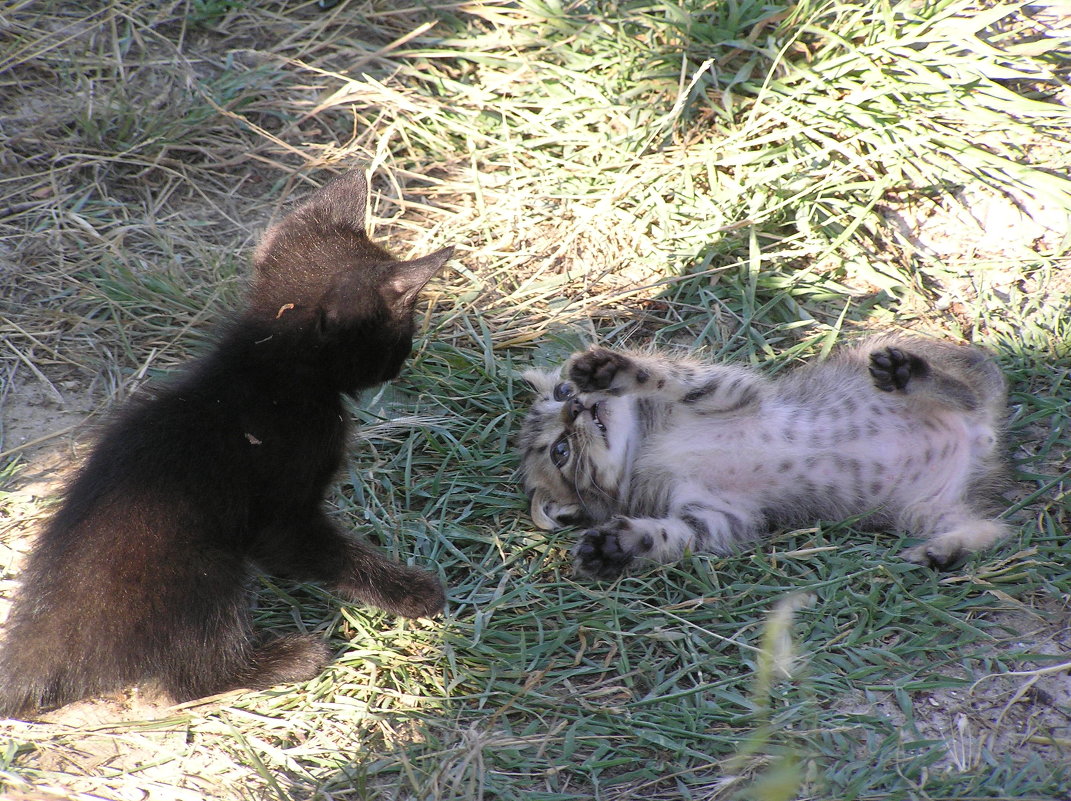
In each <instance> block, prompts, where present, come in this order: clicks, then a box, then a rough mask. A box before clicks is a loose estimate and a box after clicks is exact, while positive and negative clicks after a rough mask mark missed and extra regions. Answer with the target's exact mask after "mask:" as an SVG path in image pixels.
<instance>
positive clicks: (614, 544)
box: [573, 521, 633, 579]
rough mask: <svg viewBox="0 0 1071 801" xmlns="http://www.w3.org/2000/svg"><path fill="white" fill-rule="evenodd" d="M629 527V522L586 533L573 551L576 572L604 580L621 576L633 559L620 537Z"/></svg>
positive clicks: (617, 523) (612, 524) (589, 530)
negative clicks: (620, 533)
mask: <svg viewBox="0 0 1071 801" xmlns="http://www.w3.org/2000/svg"><path fill="white" fill-rule="evenodd" d="M627 525H628V524H627V521H620V522H615V523H611V524H608V525H604V526H602V527H600V528H593V529H588V530H587V531H585V532H584V534H583V536H582V537H581V538H580V542H579V543H577V545H576V548H575V549H574V550H573V554H574V556H575V557H576V559H575V562H574V567H575V570H576V572H577V573H578V574H580V575H584V576H592V577H594V578H604V579H612V578H616V577H617V576H619V575H621V574H622V573H623V572H624V571H625V568H627V567H628V565H629V563H630V562H632V559H633V555H632V554H631V553H629V552H628V551H627V550H626V549H625V548H624V547H623V546H622V543H621V537H620V536H619V532H620V531H622V530H623V529H624V528H625V527H627Z"/></svg>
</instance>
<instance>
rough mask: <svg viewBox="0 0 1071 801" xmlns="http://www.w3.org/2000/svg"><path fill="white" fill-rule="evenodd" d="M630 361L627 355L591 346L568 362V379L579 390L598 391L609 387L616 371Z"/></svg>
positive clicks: (625, 366)
mask: <svg viewBox="0 0 1071 801" xmlns="http://www.w3.org/2000/svg"><path fill="white" fill-rule="evenodd" d="M629 364H630V362H629V359H628V357H627V356H624V355H622V354H620V353H617V352H616V351H612V350H607V349H606V348H592V349H591V350H587V351H585V352H584V353H581V354H579V355H577V356H574V357H573V359H572V361H571V362H570V363H569V380H570V381H572V382H573V383H574V384H576V386H577V389H579V390H580V391H581V392H599V391H601V390H606V389H609V388H610V385H611V384H613V382H614V378H615V377H616V376H617V374H618V372H620V371H622V370H625V369H626V368H627V367H628V366H629Z"/></svg>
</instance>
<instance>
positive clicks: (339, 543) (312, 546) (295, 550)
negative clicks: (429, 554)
mask: <svg viewBox="0 0 1071 801" xmlns="http://www.w3.org/2000/svg"><path fill="white" fill-rule="evenodd" d="M253 558H254V560H255V561H256V562H257V563H258V564H259V565H260V566H261V567H262V568H263V569H264V570H266V571H267V572H269V573H271V574H273V575H277V576H282V577H284V578H290V579H294V580H296V581H321V582H323V583H324V584H326V585H327V586H328V587H329V588H330V589H331V590H332V591H333V592H336V593H338V594H339V595H341V596H342V597H343V598H346V599H347V600H351V601H361V602H363V603H367V604H371V605H372V606H376V607H379V608H380V609H383V610H386V611H387V612H390V613H391V614H395V615H401V616H402V617H410V618H417V617H432V616H434V615H436V614H438V613H439V612H441V611H442V609H443V606H444V604H445V603H446V594H445V593H444V591H443V586H442V584H441V583H440V581H439V580H438V579H437V578H436V577H435V576H433V575H432V574H431V573H429V572H428V571H426V570H421V569H420V568H417V567H410V566H408V565H403V564H399V563H398V562H395V561H394V560H392V559H390V558H388V557H387V556H384V555H383V554H382V553H381V552H380V551H379V550H378V549H377V548H375V547H374V546H372V545H369V544H367V543H365V542H361V541H359V540H355V539H351V538H350V537H347V536H345V535H343V534H342V533H341V532H339V530H338V529H337V528H336V527H335V526H334V524H332V523H331V521H330V520H328V519H327V518H326V517H325V516H324V515H323V514H322V513H321V512H319V511H317V512H315V513H313V514H312V515H310V516H309V517H308V518H307V519H304V520H300V521H299V522H295V523H290V524H287V525H283V524H279V525H276V526H273V527H272V528H271V529H270V530H267V531H264V532H262V535H261V537H260V539H259V542H258V547H257V549H256V552H255V553H254V554H253Z"/></svg>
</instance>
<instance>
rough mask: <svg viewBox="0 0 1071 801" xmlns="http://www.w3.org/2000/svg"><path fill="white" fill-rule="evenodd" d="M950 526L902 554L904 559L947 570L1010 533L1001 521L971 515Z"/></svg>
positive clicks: (951, 522) (966, 514) (964, 516)
mask: <svg viewBox="0 0 1071 801" xmlns="http://www.w3.org/2000/svg"><path fill="white" fill-rule="evenodd" d="M946 525H947V526H948V527H947V528H944V529H943V530H942V531H939V532H938V533H936V534H934V535H932V536H931V537H929V538H928V539H927V540H926V542H924V543H922V544H921V545H916V546H914V547H912V548H908V549H906V550H904V551H902V552H901V553H900V557H901V558H902V559H905V560H906V561H908V562H914V563H915V564H917V565H925V566H927V567H936V568H939V569H945V568H948V567H951V566H952V565H954V564H955V563H956V562H958V561H960V560H961V559H963V558H964V557H966V556H968V555H969V554H971V553H974V552H975V551H980V550H982V549H983V548H988V547H989V546H990V545H993V544H994V543H995V542H997V541H998V540H1001V539H1003V538H1004V537H1005V536H1006V535H1007V533H1008V528H1007V526H1006V525H1005V524H1004V523H1002V522H1001V521H999V520H986V519H983V518H980V517H975V516H973V515H971V514H970V513H969V512H965V514H964V515H963V516H962V517H961V518H959V519H958V520H954V521H949V522H948V523H947V524H946Z"/></svg>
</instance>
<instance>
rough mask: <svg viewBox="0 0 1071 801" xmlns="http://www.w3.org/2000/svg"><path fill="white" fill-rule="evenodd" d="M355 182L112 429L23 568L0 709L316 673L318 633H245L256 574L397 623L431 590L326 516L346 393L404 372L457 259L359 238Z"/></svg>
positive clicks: (306, 218)
mask: <svg viewBox="0 0 1071 801" xmlns="http://www.w3.org/2000/svg"><path fill="white" fill-rule="evenodd" d="M366 199H367V184H366V182H365V179H364V177H363V175H362V174H361V173H360V172H356V171H354V172H350V173H348V174H346V175H344V176H343V177H341V178H339V179H338V180H336V181H334V182H333V183H330V184H328V185H327V186H325V187H323V188H322V189H320V190H319V191H317V192H315V193H314V194H313V195H312V196H311V197H309V198H308V200H307V201H306V202H305V203H304V204H302V205H301V206H299V207H298V208H296V209H295V210H294V211H292V212H291V213H290V214H289V215H287V216H286V217H285V218H284V219H283V220H282V221H281V222H279V223H278V224H277V225H275V226H273V227H271V228H270V229H269V230H268V231H267V232H266V233H265V235H264V237H263V239H262V241H261V243H260V245H259V247H258V248H257V250H256V253H255V255H254V276H253V280H252V284H251V287H250V290H249V295H248V302H247V305H246V308H245V310H244V311H243V312H241V314H240V315H239V316H237V318H236V319H235V320H233V321H232V323H231V324H230V325H229V326H228V328H227V329H226V331H225V332H224V333H223V335H222V337H221V339H220V341H219V342H218V344H217V345H216V346H215V348H214V349H213V350H212V351H211V352H210V353H209V354H208V355H207V356H205V357H204V358H203V359H202V360H201V361H199V362H197V363H195V364H194V365H192V367H191V368H190V369H189V370H188V371H187V372H186V373H185V374H184V375H182V376H181V377H180V378H179V379H178V380H177V381H175V382H174V383H172V384H170V385H168V386H164V387H163V388H158V389H156V390H155V391H153V392H151V393H144V394H142V395H140V396H139V397H137V398H136V399H134V400H132V401H131V402H130V403H128V404H127V405H126V407H125V408H124V409H122V410H121V411H120V413H119V415H118V416H117V418H116V419H115V421H114V422H113V423H112V424H111V425H110V426H109V427H108V428H107V429H106V430H105V432H104V434H103V436H102V438H101V439H100V441H99V443H98V444H97V445H96V447H95V449H94V450H93V452H92V453H91V455H90V456H89V458H88V460H87V462H86V464H85V465H84V467H83V468H82V469H81V470H80V472H79V473H78V474H77V475H76V477H75V478H74V479H73V481H72V483H71V484H70V485H69V487H68V489H67V492H66V496H65V500H64V502H63V504H62V506H61V507H60V508H59V510H58V512H57V513H56V515H55V516H54V517H53V518H52V520H51V522H50V523H49V524H48V525H47V527H46V528H45V530H44V531H43V532H42V534H41V536H40V538H39V540H38V542H37V544H36V547H35V549H34V551H33V553H32V554H31V556H30V559H29V563H28V565H27V567H26V569H25V570H24V571H23V574H22V586H21V589H20V590H19V591H18V593H17V594H16V597H15V602H14V607H13V611H12V615H11V618H10V621H9V623H8V630H7V635H6V638H5V640H4V643H3V648H2V651H0V715H3V716H11V715H22V714H26V713H31V712H33V711H35V710H39V709H42V708H49V707H55V706H60V705H62V704H66V703H68V702H70V701H74V700H77V699H80V698H84V697H86V696H91V695H97V694H100V693H104V692H108V691H111V690H115V689H119V688H122V687H124V686H127V685H130V684H134V683H138V682H155V683H157V684H158V685H159V686H160V688H161V689H162V690H163V691H164V692H165V693H167V694H168V695H169V696H171V697H172V698H173V699H174V700H176V701H184V700H188V699H193V698H199V697H202V696H205V695H210V694H213V693H217V692H222V691H225V690H230V689H236V688H243V687H244V688H263V687H269V686H271V685H274V684H277V683H280V682H288V681H301V680H306V679H309V678H312V677H313V676H315V675H316V673H318V672H319V671H320V669H321V668H322V667H323V666H324V664H325V663H326V662H327V660H328V658H329V656H330V653H329V651H328V649H327V647H326V645H325V644H324V643H323V642H322V641H321V640H320V639H318V638H316V637H310V636H299V635H290V636H284V637H278V638H264V637H255V636H254V635H253V632H252V625H251V617H250V611H249V598H248V595H247V579H248V578H249V577H250V573H251V568H252V567H253V566H256V567H258V568H260V569H262V570H265V571H267V572H270V573H273V574H275V575H278V576H283V577H286V578H290V579H294V580H296V581H322V582H324V583H326V584H327V586H328V587H330V588H331V589H332V590H334V591H335V592H337V593H338V594H339V595H340V596H342V597H343V598H345V599H346V600H352V601H364V602H367V603H370V604H373V605H375V606H379V607H381V608H383V609H386V610H388V611H390V612H392V613H395V614H399V615H404V616H406V617H421V616H428V615H434V614H436V613H437V612H439V611H440V610H441V609H442V606H443V602H444V595H443V589H442V586H441V585H440V583H439V581H438V580H437V579H436V578H435V577H434V576H432V575H431V574H430V573H427V572H425V571H423V570H419V569H416V568H411V567H406V566H403V565H400V564H397V563H395V562H393V561H391V560H389V559H387V558H386V557H384V556H383V555H381V554H380V553H379V552H378V551H377V550H375V549H374V548H372V547H371V546H369V545H367V544H365V543H363V542H360V541H357V540H354V539H351V538H349V537H347V536H344V535H343V534H342V533H341V532H340V531H339V530H338V529H337V528H336V526H335V525H334V524H333V523H332V522H331V520H330V518H329V517H328V516H327V514H326V513H325V511H324V507H323V499H324V494H325V491H326V489H327V487H328V484H329V482H330V481H331V478H332V476H333V475H334V473H335V471H336V470H337V468H338V467H339V466H340V464H341V461H342V457H343V452H344V448H345V445H346V428H347V421H346V412H345V409H344V407H343V404H342V397H343V395H355V394H356V393H358V392H359V391H360V390H362V389H365V388H368V387H372V386H374V385H376V384H378V383H380V382H382V381H387V380H390V379H392V378H394V377H395V376H396V375H398V372H399V370H400V368H401V366H402V363H403V361H404V360H405V358H406V357H407V356H408V355H409V351H410V349H411V347H412V335H413V330H414V325H413V307H414V304H415V302H416V300H417V294H418V292H419V291H420V290H421V288H422V287H423V286H424V284H425V283H426V282H427V281H428V279H429V278H431V277H432V276H433V275H434V274H435V273H436V272H437V271H438V270H439V269H440V268H441V267H442V266H443V264H444V263H445V262H446V260H447V259H448V258H449V257H450V255H451V250H452V249H450V248H447V249H445V250H440V251H439V252H437V253H434V254H432V255H430V256H426V257H424V258H420V259H416V260H414V261H396V260H395V259H394V258H392V257H391V256H390V255H389V254H388V253H387V252H386V251H385V250H383V249H381V248H380V247H378V246H377V245H375V244H373V243H372V242H371V241H370V240H369V238H368V236H367V235H366V234H365V230H364V219H365V211H364V209H365V205H366Z"/></svg>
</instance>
